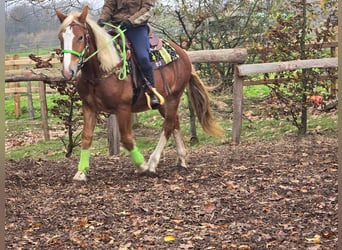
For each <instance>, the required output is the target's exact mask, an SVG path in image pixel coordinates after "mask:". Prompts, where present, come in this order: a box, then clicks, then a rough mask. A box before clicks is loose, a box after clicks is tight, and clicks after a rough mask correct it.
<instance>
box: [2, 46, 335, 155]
mask: <svg viewBox="0 0 342 250" xmlns="http://www.w3.org/2000/svg"><path fill="white" fill-rule="evenodd" d="M335 46H337V45H335V44H333V47H334V48H335V49H336V47H335ZM188 54H189V56H190V58H191V60H192V62H193V63H208V62H213V63H217V62H223V63H233V64H235V66H234V86H233V128H232V139H233V141H234V142H235V143H239V142H240V135H241V129H242V106H243V86H246V85H251V84H267V83H268V82H265V81H255V82H251V81H246V80H245V77H246V76H248V75H252V74H265V73H271V72H281V71H289V70H295V69H303V68H336V67H337V58H335V57H334V58H324V59H312V60H302V61H301V60H296V61H289V62H275V63H260V64H242V63H243V62H245V60H246V59H247V50H246V49H244V48H236V49H222V50H201V51H188ZM51 63H52V64H58V63H59V62H58V60H57V59H55V60H52V61H51ZM7 65H8V66H12V67H13V66H14V67H15V66H23V65H25V66H27V65H31V66H33V65H34V63H33V62H32V61H31V62H30V60H8V61H6V66H7ZM5 81H6V82H19V81H40V82H45V83H50V82H54V81H65V79H64V78H63V77H62V76H61V74H60V73H59V72H58V71H56V70H55V69H39V70H38V69H37V70H32V69H27V68H21V69H17V68H16V69H14V70H13V69H12V70H7V71H6V72H5ZM42 85H44V86H45V84H42ZM41 98H43V99H44V98H45V97H41ZM42 105H44V104H42ZM44 113H45V111H44ZM46 119H47V118H46ZM110 121H112V122H113V121H115V117H111V118H110ZM46 124H47V120H46ZM45 126H46V127H47V129H48V126H47V125H45ZM111 126H112V125H111ZM112 127H113V126H112ZM114 129H115V126H114ZM45 133H46V132H45ZM113 134H114V137H116V141H118V137H119V135H118V133H117V132H114V133H110V136H113ZM114 139H115V138H114ZM113 145H118V143H114V144H113ZM110 150H111V149H110ZM114 151H117V149H116V150H114Z"/></svg>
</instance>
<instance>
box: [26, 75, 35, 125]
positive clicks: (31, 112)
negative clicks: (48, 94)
mask: <svg viewBox="0 0 342 250" xmlns="http://www.w3.org/2000/svg"><path fill="white" fill-rule="evenodd" d="M26 84H27V85H26V87H27V111H28V113H29V119H30V120H34V108H33V99H32V88H31V87H32V86H31V81H28V82H27V83H26Z"/></svg>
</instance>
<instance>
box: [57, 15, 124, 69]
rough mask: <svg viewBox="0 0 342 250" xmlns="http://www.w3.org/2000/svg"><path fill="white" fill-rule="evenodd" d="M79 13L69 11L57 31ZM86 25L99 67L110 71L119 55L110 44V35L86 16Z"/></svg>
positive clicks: (68, 23)
mask: <svg viewBox="0 0 342 250" xmlns="http://www.w3.org/2000/svg"><path fill="white" fill-rule="evenodd" d="M80 15H81V13H71V14H70V15H69V16H68V17H67V18H66V19H65V20H64V21H63V23H62V24H61V26H60V28H59V32H60V31H61V30H63V29H65V28H66V27H67V26H68V25H70V24H71V23H72V21H74V20H77V19H78V17H79V16H80ZM87 25H89V26H90V28H91V29H92V31H93V33H94V36H95V42H96V46H97V49H98V51H99V52H98V54H97V58H98V59H99V61H100V63H101V65H100V67H101V69H102V70H104V71H105V72H110V71H112V70H113V68H115V67H116V66H117V65H118V63H120V56H119V54H118V51H117V50H116V49H115V48H114V46H113V45H112V42H111V41H110V40H111V39H112V37H111V36H110V35H109V34H108V33H107V32H106V30H105V29H103V28H101V27H100V26H99V25H97V23H96V22H95V21H93V20H92V19H91V18H89V17H87Z"/></svg>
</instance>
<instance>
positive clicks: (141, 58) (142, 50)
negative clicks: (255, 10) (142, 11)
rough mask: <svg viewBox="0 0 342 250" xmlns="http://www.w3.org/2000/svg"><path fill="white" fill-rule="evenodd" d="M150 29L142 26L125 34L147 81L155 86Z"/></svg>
mask: <svg viewBox="0 0 342 250" xmlns="http://www.w3.org/2000/svg"><path fill="white" fill-rule="evenodd" d="M148 32H149V27H148V26H147V25H141V26H138V27H133V28H130V29H128V30H126V32H125V34H126V36H127V38H128V40H129V41H130V42H131V45H132V47H133V50H134V51H133V53H134V54H135V56H136V58H137V61H138V64H139V67H140V69H141V71H142V73H143V75H144V76H145V77H146V78H147V80H148V81H149V82H150V83H151V84H152V85H154V80H153V68H152V63H151V61H150V55H149V53H150V42H149V39H148Z"/></svg>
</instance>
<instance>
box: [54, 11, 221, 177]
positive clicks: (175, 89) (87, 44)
mask: <svg viewBox="0 0 342 250" xmlns="http://www.w3.org/2000/svg"><path fill="white" fill-rule="evenodd" d="M55 12H56V14H57V17H58V18H59V20H60V22H61V26H60V29H59V34H58V38H59V40H60V43H61V49H62V53H63V58H62V74H63V76H64V77H65V78H66V79H67V80H73V79H76V87H77V91H78V93H79V95H80V97H81V99H82V111H83V121H84V123H83V130H82V142H81V155H80V160H79V164H78V172H77V173H76V175H75V176H74V180H86V174H87V172H88V170H89V159H90V150H89V149H90V147H91V143H92V140H93V131H94V127H95V123H96V120H97V116H98V114H99V113H100V112H106V113H110V114H115V115H116V117H117V121H118V126H119V131H120V137H121V143H122V145H123V147H124V148H125V149H127V150H128V151H129V153H130V156H131V159H132V162H133V164H134V165H135V166H136V167H137V171H138V172H139V173H142V172H145V171H150V172H155V171H156V167H157V165H158V163H159V160H160V156H161V153H162V151H163V149H164V146H165V144H166V142H167V141H168V139H169V137H170V136H171V134H173V136H174V138H175V142H176V151H177V157H178V158H177V164H179V165H180V166H183V167H186V161H185V157H186V151H185V146H184V143H183V140H182V138H181V133H180V124H179V115H178V111H177V110H178V106H179V103H180V100H181V96H182V94H183V92H184V89H185V87H186V86H189V93H190V94H189V96H190V101H191V103H192V104H193V107H194V110H195V113H196V116H197V117H198V120H199V122H200V124H201V126H202V127H203V130H204V131H205V132H206V133H208V134H210V135H213V136H220V135H222V133H223V130H222V128H221V127H220V126H219V125H218V124H217V123H216V122H215V121H214V119H213V115H212V111H211V109H210V107H209V95H208V92H207V91H206V89H205V87H204V85H203V83H202V81H201V80H200V78H199V77H198V75H197V74H196V72H195V71H194V70H193V68H192V64H191V61H190V59H189V57H188V55H187V53H186V52H185V51H184V50H183V49H182V48H180V47H179V46H177V45H176V44H175V43H172V42H170V44H171V45H172V47H173V48H174V49H175V51H176V53H177V54H178V55H179V58H178V59H177V60H175V61H173V62H171V63H169V64H167V65H165V66H164V67H163V69H162V72H161V70H160V69H159V70H158V69H157V70H155V71H154V78H155V85H156V86H155V87H156V89H157V90H158V92H159V93H160V94H161V95H162V96H163V97H164V103H163V105H161V106H160V108H159V113H160V114H161V115H162V117H163V118H164V123H163V130H162V133H161V135H160V138H159V142H158V144H157V146H156V148H155V150H154V152H153V153H152V155H151V156H150V158H149V160H148V162H147V163H146V162H145V159H144V156H143V155H142V153H141V152H140V151H139V149H138V148H137V146H136V144H135V140H134V136H133V132H132V120H131V114H132V113H136V112H142V111H146V110H148V109H149V108H148V106H147V103H146V97H145V95H144V93H143V91H141V92H142V93H140V95H139V97H138V98H137V100H136V101H135V102H133V87H132V77H131V76H130V75H129V74H128V75H127V77H126V78H124V79H119V78H120V77H118V74H117V73H116V71H115V69H117V67H118V65H120V61H121V57H120V53H119V51H118V50H117V49H116V48H115V47H114V46H112V42H111V39H112V37H111V36H110V35H109V34H107V32H106V30H105V29H103V28H101V27H99V26H98V25H97V24H96V22H95V21H93V20H92V19H91V18H89V17H88V7H87V6H86V7H84V8H83V10H82V12H81V13H72V14H70V15H68V16H67V15H64V14H63V13H61V12H60V11H59V10H57V9H55ZM94 55H95V56H94Z"/></svg>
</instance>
